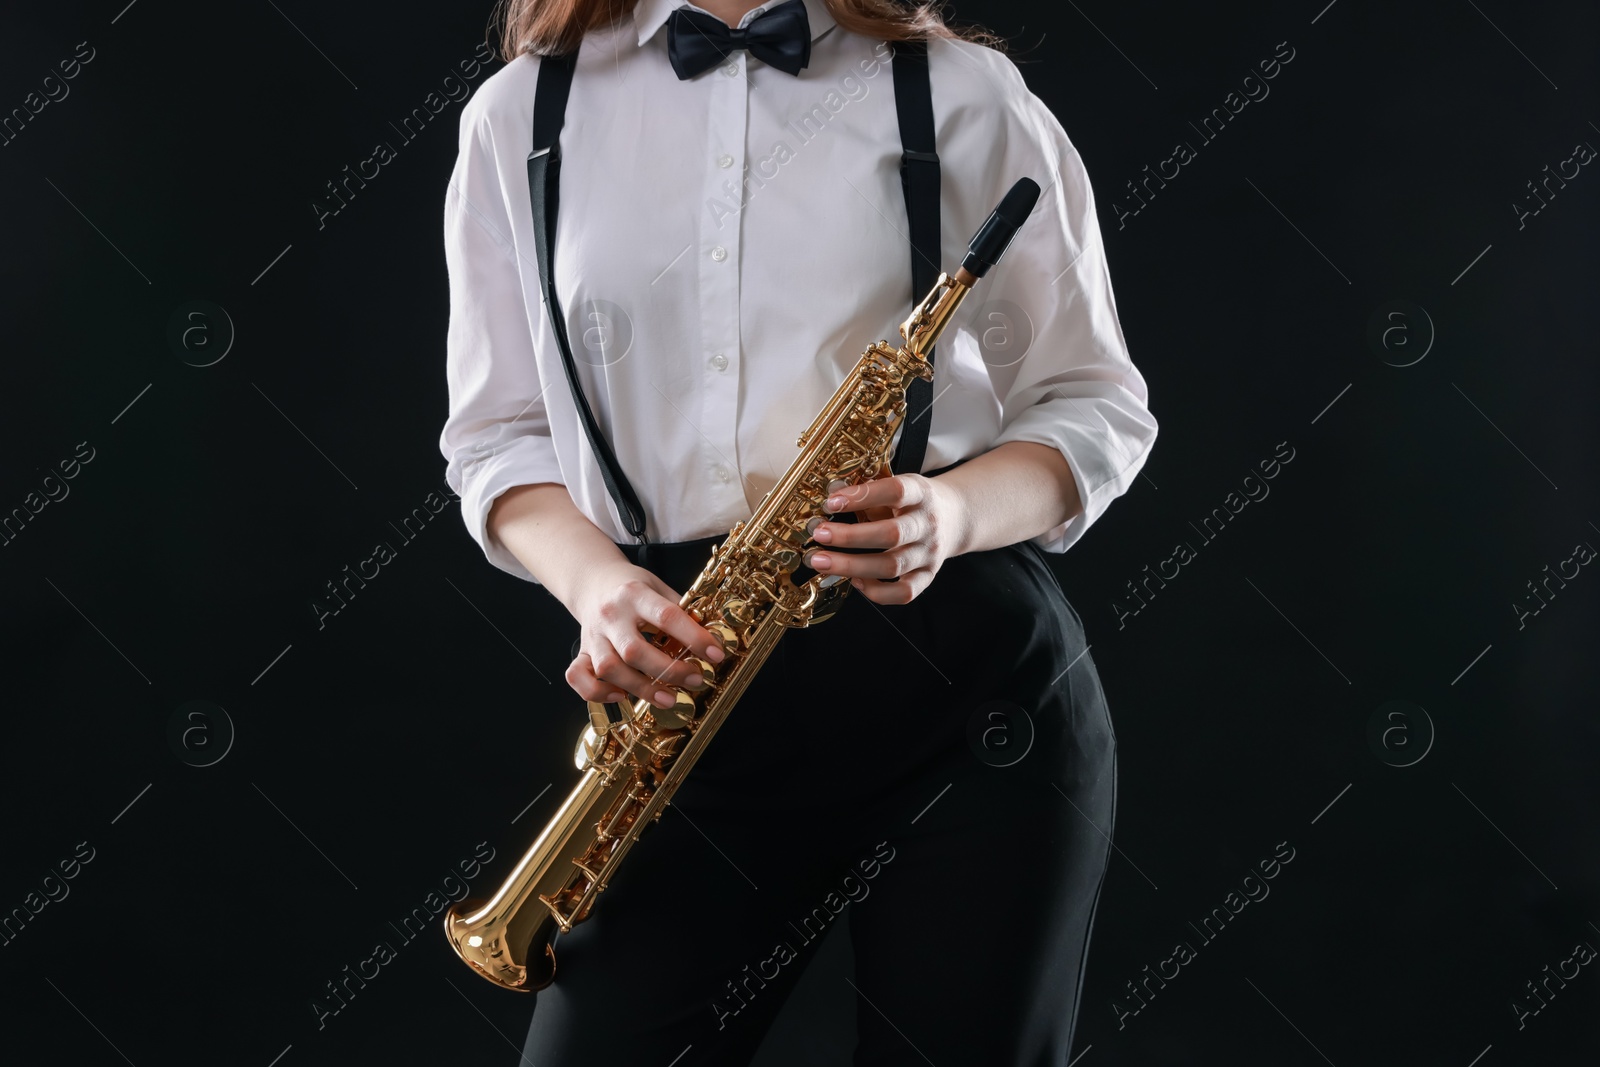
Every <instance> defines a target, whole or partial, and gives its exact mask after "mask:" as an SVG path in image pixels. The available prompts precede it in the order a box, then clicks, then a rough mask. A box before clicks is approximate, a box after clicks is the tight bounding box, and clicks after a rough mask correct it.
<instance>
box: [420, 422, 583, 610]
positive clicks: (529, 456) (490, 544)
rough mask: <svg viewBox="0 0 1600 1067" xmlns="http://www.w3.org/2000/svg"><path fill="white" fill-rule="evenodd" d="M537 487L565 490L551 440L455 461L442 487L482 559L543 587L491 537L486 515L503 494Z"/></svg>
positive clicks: (522, 440) (534, 439)
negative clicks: (451, 495) (451, 493)
mask: <svg viewBox="0 0 1600 1067" xmlns="http://www.w3.org/2000/svg"><path fill="white" fill-rule="evenodd" d="M541 482H555V483H558V484H560V485H565V484H566V479H565V478H564V477H562V474H561V466H560V464H558V463H557V462H556V455H555V449H554V447H553V445H552V444H551V441H550V438H548V437H542V436H522V437H514V438H512V439H511V440H510V441H509V442H508V443H506V444H504V445H502V446H499V447H497V448H495V449H494V450H493V451H491V452H489V453H488V454H486V455H468V456H465V457H464V458H461V459H459V460H456V459H453V460H451V461H450V463H449V464H448V465H447V466H446V468H445V483H446V484H447V485H449V486H450V488H451V489H453V490H455V492H456V495H457V496H459V497H461V520H462V522H464V523H465V524H466V527H467V533H469V534H471V535H472V539H473V540H474V541H476V542H477V543H478V547H479V548H481V549H483V554H484V556H485V557H487V558H488V560H489V562H490V563H492V564H494V565H495V566H496V567H499V568H500V569H501V570H503V571H505V572H506V573H507V574H511V575H515V576H516V577H518V578H521V579H523V580H524V581H529V582H532V583H533V584H535V585H541V584H543V583H541V582H540V581H539V579H537V578H535V577H534V576H533V575H532V574H531V573H530V572H529V571H528V568H526V567H524V566H523V565H522V563H521V562H520V561H519V560H518V559H517V557H516V556H514V555H512V554H511V552H510V551H509V550H508V549H507V548H506V547H505V546H504V545H502V544H501V543H500V541H499V539H498V538H496V537H495V536H494V535H493V534H491V533H490V532H489V509H490V508H492V507H493V506H494V502H495V500H496V499H497V498H499V496H500V494H501V493H504V492H505V491H506V490H508V489H514V488H516V487H517V486H519V485H537V484H539V483H541Z"/></svg>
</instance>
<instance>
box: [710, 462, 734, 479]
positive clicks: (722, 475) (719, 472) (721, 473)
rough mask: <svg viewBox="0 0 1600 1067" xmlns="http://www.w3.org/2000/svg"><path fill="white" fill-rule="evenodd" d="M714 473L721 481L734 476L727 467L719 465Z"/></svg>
mask: <svg viewBox="0 0 1600 1067" xmlns="http://www.w3.org/2000/svg"><path fill="white" fill-rule="evenodd" d="M712 473H713V474H715V475H716V476H717V481H719V482H725V481H727V480H728V479H729V478H731V477H732V475H730V474H729V473H728V468H727V467H721V466H719V467H717V468H716V469H715V470H714V471H713V472H712Z"/></svg>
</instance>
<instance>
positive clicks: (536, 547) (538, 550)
mask: <svg viewBox="0 0 1600 1067" xmlns="http://www.w3.org/2000/svg"><path fill="white" fill-rule="evenodd" d="M487 528H488V531H487V532H488V535H489V536H490V537H493V538H495V539H496V540H497V541H499V542H500V544H501V545H503V546H504V547H505V549H506V551H507V552H510V553H511V554H512V555H513V556H515V557H516V559H517V561H518V562H519V563H521V564H522V565H523V566H524V567H526V568H527V570H528V573H529V574H531V575H533V577H534V579H535V580H537V581H538V582H539V584H540V585H542V586H544V587H545V589H546V590H548V591H549V593H550V595H552V596H554V597H555V598H556V599H557V600H559V601H560V602H561V604H562V606H563V607H565V608H566V609H567V611H568V612H569V613H571V614H572V616H573V617H574V618H577V617H578V613H579V610H580V608H581V604H582V601H583V598H584V597H585V595H586V594H587V591H588V590H589V589H590V588H591V587H594V586H596V585H598V584H599V583H600V582H601V581H613V582H614V581H615V580H616V579H614V578H612V577H611V575H613V574H615V573H618V572H620V571H622V570H624V569H627V568H632V567H633V564H632V563H630V562H629V561H628V557H627V556H625V555H623V553H622V550H621V549H620V548H618V547H617V544H616V542H615V541H613V540H611V538H610V537H609V536H607V535H606V533H605V532H604V531H603V530H601V529H600V528H599V527H598V526H596V525H595V524H594V523H592V522H590V521H589V518H588V516H586V515H584V514H583V512H581V511H579V510H578V507H577V505H576V504H574V503H573V502H572V495H571V494H570V493H569V492H568V491H567V487H566V486H564V485H561V484H559V483H556V482H541V483H539V484H537V485H519V486H516V487H515V488H512V489H508V490H506V491H505V492H504V493H502V494H501V495H500V496H499V497H497V498H496V499H495V502H494V504H493V505H492V506H491V507H490V509H489V517H488V523H487Z"/></svg>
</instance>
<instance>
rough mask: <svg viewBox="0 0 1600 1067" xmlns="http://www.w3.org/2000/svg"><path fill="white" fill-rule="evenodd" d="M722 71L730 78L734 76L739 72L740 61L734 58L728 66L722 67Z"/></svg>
mask: <svg viewBox="0 0 1600 1067" xmlns="http://www.w3.org/2000/svg"><path fill="white" fill-rule="evenodd" d="M722 73H724V74H726V75H727V76H728V77H730V78H731V77H733V76H734V75H736V74H738V73H739V61H738V60H734V61H733V62H732V63H729V64H728V65H727V66H726V67H723V68H722Z"/></svg>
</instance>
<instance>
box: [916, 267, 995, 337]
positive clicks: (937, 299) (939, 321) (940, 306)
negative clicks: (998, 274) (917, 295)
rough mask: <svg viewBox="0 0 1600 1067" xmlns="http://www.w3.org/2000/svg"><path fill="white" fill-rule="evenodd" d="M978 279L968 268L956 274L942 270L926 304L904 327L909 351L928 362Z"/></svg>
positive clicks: (918, 307) (917, 308) (961, 268)
mask: <svg viewBox="0 0 1600 1067" xmlns="http://www.w3.org/2000/svg"><path fill="white" fill-rule="evenodd" d="M977 280H978V279H977V277H976V276H974V275H972V274H970V273H968V271H967V269H966V268H965V267H959V268H957V269H956V272H955V274H953V275H952V274H946V273H944V272H943V271H941V272H940V273H939V277H938V280H936V281H935V282H934V283H933V288H932V289H930V290H928V295H927V296H925V297H923V298H922V303H920V304H918V305H917V306H916V307H915V308H914V309H913V310H912V312H911V314H910V315H909V316H908V317H907V318H906V321H904V322H902V323H901V324H900V336H901V338H902V339H904V341H905V345H904V349H905V351H907V352H911V353H913V354H915V355H918V356H921V357H923V358H924V359H926V358H927V355H928V352H929V351H930V350H931V349H932V348H933V346H934V344H935V343H937V342H938V340H939V335H940V334H942V333H943V332H944V328H945V327H946V326H947V325H949V323H950V319H951V318H952V317H953V316H954V315H955V313H956V309H957V308H959V307H960V306H961V301H962V300H963V299H964V298H965V297H966V295H967V293H968V292H969V291H971V289H972V286H973V284H974V283H976V282H977Z"/></svg>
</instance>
